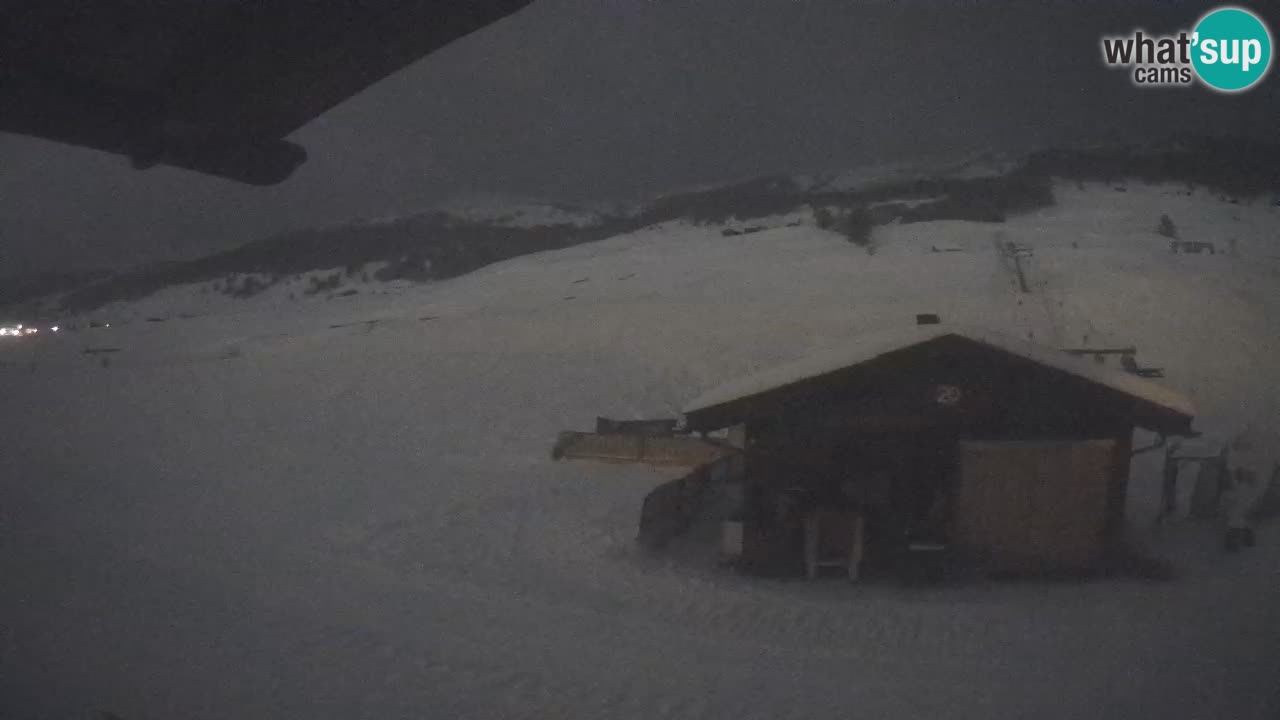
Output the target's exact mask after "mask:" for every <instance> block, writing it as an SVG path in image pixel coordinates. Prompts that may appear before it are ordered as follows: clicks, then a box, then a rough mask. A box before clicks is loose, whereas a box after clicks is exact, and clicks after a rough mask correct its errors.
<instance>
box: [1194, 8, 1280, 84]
mask: <svg viewBox="0 0 1280 720" xmlns="http://www.w3.org/2000/svg"><path fill="white" fill-rule="evenodd" d="M1194 33H1195V34H1194V35H1193V36H1192V41H1191V42H1192V51H1191V64H1192V66H1194V67H1195V69H1196V74H1197V75H1199V76H1200V79H1201V80H1203V81H1204V82H1205V84H1206V85H1208V86H1209V87H1212V88H1214V89H1216V90H1221V91H1223V92H1239V91H1240V90H1247V89H1248V88H1251V87H1253V86H1254V85H1256V84H1257V83H1258V81H1259V80H1262V77H1263V76H1264V75H1266V74H1267V69H1268V68H1270V67H1271V32H1270V31H1268V30H1267V26H1266V24H1265V23H1263V22H1262V19H1261V18H1259V17H1258V16H1257V15H1254V14H1253V13H1251V12H1249V11H1248V10H1242V9H1240V8H1234V7H1226V8H1219V9H1217V10H1214V11H1213V12H1211V13H1209V14H1208V15H1205V16H1204V17H1203V18H1201V19H1200V23H1199V24H1198V25H1196V28H1195V30H1194Z"/></svg>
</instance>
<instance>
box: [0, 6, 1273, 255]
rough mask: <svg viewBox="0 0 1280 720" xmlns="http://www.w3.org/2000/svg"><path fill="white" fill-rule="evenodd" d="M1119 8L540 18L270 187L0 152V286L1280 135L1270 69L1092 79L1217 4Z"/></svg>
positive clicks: (585, 12) (576, 11) (331, 133)
mask: <svg viewBox="0 0 1280 720" xmlns="http://www.w3.org/2000/svg"><path fill="white" fill-rule="evenodd" d="M1117 4H1120V3H1116V2H1060V3H1054V4H1047V3H1040V2H978V1H969V2H951V3H943V2H924V1H922V0H918V1H915V2H909V1H904V2H891V1H889V0H884V1H881V2H872V1H865V2H859V1H856V0H538V1H537V2H536V3H535V4H534V5H532V6H531V7H529V8H527V9H526V10H524V11H522V12H520V13H519V14H517V15H515V16H513V17H511V18H508V19H507V20H504V21H502V22H500V23H499V24H497V25H494V26H492V27H489V28H487V29H485V30H483V31H481V32H479V33H477V34H475V35H472V36H470V37H468V38H465V39H463V40H461V41H459V42H457V43H455V44H454V45H451V46H449V47H447V48H445V49H444V50H442V51H440V52H438V53H436V54H434V55H431V56H429V57H428V58H426V59H425V60H423V61H421V62H419V63H417V64H416V65H413V66H411V67H410V68H408V69H406V70H405V71H403V72H401V73H399V74H397V75H394V76H392V77H390V78H388V79H386V80H385V81H383V82H381V83H379V84H378V85H375V86H374V87H372V88H370V89H369V90H367V91H366V92H364V93H362V94H361V95H359V96H357V97H355V98H353V99H351V100H349V101H348V102H346V103H345V104H343V105H341V106H339V107H338V108H336V109H334V110H333V111H331V112H329V113H328V114H326V115H324V116H322V117H320V118H319V119H317V120H315V121H314V122H313V123H311V124H310V125H308V126H307V127H305V128H304V129H302V130H301V131H299V132H298V133H296V135H295V136H294V139H296V140H298V141H299V142H301V143H302V144H304V145H306V146H307V148H308V150H309V153H310V156H311V159H310V161H309V162H308V163H307V164H306V165H305V166H304V167H303V168H302V169H301V170H300V171H299V172H298V173H297V174H296V175H295V176H294V177H293V178H292V179H290V180H288V181H286V182H285V183H284V184H282V185H280V186H277V187H274V188H266V189H264V188H253V187H247V186H241V185H236V184H234V183H230V182H227V181H223V180H218V179H214V178H207V177H202V176H199V175H194V174H191V173H187V172H183V171H178V170H170V169H163V168H160V169H153V170H149V171H145V172H138V171H134V170H132V169H130V168H129V166H128V163H127V162H126V161H125V160H123V159H121V158H118V157H115V156H110V155H106V154H101V153H97V152H93V151H89V150H80V149H76V148H70V147H64V146H59V145H54V144H50V143H45V142H42V141H36V140H29V139H26V138H19V137H16V136H12V135H0V197H2V198H3V206H0V207H2V208H3V213H0V276H2V275H11V274H17V273H24V272H34V271H42V270H49V269H54V268H63V269H66V268H80V267H94V266H104V265H105V266H118V265H126V264H131V263H136V262H141V261H149V260H157V259H171V258H182V257H190V256H194V255H199V254H204V253H207V252H210V251H214V250H218V249H222V248H226V247H231V246H235V245H239V244H242V243H244V242H247V241H249V240H253V239H256V238H259V237H262V236H264V235H267V234H270V233H273V232H277V231H280V230H284V229H289V228H294V227H306V226H312V225H318V224H328V223H334V222H341V221H344V220H347V219H350V218H353V217H358V216H364V217H368V216H379V215H385V214H392V213H402V212H410V211H414V210H420V209H424V208H426V207H429V206H431V205H432V204H434V203H438V202H441V201H444V200H446V199H448V198H450V197H454V196H458V195H467V194H472V193H484V192H496V193H502V194H511V195H517V196H530V197H540V198H547V199H557V200H563V201H568V202H574V201H579V202H597V201H607V200H613V199H633V198H637V197H644V196H650V195H653V194H656V193H661V192H665V191H668V190H672V189H677V188H680V187H682V186H689V185H694V184H699V183H705V182H710V181H716V180H722V179H735V178H742V177H745V176H751V175H755V174H760V173H766V172H774V171H783V170H796V171H820V170H829V169H839V168H842V167H847V166H851V165H856V164H859V163H865V162H878V161H885V160H895V159H902V158H909V157H912V156H918V155H927V154H951V153H963V152H967V151H970V150H975V149H983V148H988V147H990V148H996V149H1010V150H1019V149H1026V148H1031V147H1036V146H1042V145H1045V144H1049V143H1059V142H1072V143H1078V142H1110V141H1129V140H1136V139H1141V138H1143V137H1160V136H1166V135H1168V134H1170V133H1173V132H1181V131H1195V132H1210V133H1233V134H1247V135H1253V136H1258V137H1269V136H1270V135H1274V134H1275V133H1276V127H1277V119H1278V118H1280V78H1278V77H1277V75H1280V73H1278V72H1277V71H1275V70H1274V68H1273V72H1272V73H1271V75H1270V76H1269V78H1268V79H1267V80H1266V81H1264V82H1263V83H1262V85H1260V86H1258V87H1256V88H1255V89H1253V90H1252V91H1249V92H1247V93H1244V94H1240V95H1234V96H1227V95H1218V94H1215V93H1212V92H1209V91H1207V90H1204V89H1201V88H1181V89H1167V90H1150V89H1138V88H1134V87H1133V86H1132V85H1131V84H1130V83H1129V80H1128V76H1127V75H1126V74H1125V72H1124V71H1122V70H1108V69H1106V68H1104V67H1103V65H1102V63H1101V59H1100V51H1099V38H1100V36H1101V35H1103V34H1127V33H1129V32H1131V31H1132V30H1133V29H1135V28H1137V27H1141V28H1144V29H1146V30H1148V31H1151V32H1171V31H1174V30H1178V29H1184V28H1190V26H1191V25H1192V24H1193V23H1194V21H1195V20H1196V18H1198V17H1199V16H1200V15H1201V14H1203V13H1204V12H1205V11H1206V10H1208V9H1210V8H1211V7H1213V5H1211V4H1190V3H1170V2H1167V1H1166V2H1158V1H1154V0H1153V1H1150V2H1130V3H1123V7H1122V8H1116V7H1114V6H1115V5H1117ZM1247 6H1248V7H1251V8H1253V9H1255V10H1256V11H1258V12H1259V13H1261V14H1262V16H1263V17H1264V18H1268V19H1271V20H1273V21H1274V20H1276V19H1277V18H1280V8H1277V7H1276V6H1275V5H1273V4H1260V3H1252V4H1248V5H1247Z"/></svg>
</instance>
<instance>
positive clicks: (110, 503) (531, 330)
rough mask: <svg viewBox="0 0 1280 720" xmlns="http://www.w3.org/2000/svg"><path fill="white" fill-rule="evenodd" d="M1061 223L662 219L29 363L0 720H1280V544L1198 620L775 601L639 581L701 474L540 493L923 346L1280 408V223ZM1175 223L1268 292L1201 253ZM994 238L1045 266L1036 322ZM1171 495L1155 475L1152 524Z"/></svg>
mask: <svg viewBox="0 0 1280 720" xmlns="http://www.w3.org/2000/svg"><path fill="white" fill-rule="evenodd" d="M1057 193H1058V197H1059V205H1058V206H1057V207H1054V208H1051V209H1048V210H1045V211H1042V212H1039V213H1035V214H1031V215H1027V216H1024V217H1020V218H1016V219H1014V220H1012V221H1010V222H1009V223H1007V224H1003V225H989V224H975V223H962V222H942V223H921V224H914V225H894V226H888V227H882V228H877V229H876V235H875V241H876V252H875V254H873V255H872V254H868V253H867V252H866V251H864V250H863V249H861V248H858V247H855V246H853V245H850V244H849V243H847V242H846V241H844V239H843V238H841V237H840V236H839V235H836V234H834V233H828V232H825V231H821V230H818V229H816V228H814V227H812V226H811V225H803V226H797V227H788V226H787V225H786V224H785V223H784V224H782V225H781V226H779V227H773V228H771V229H766V230H763V231H760V232H754V233H751V234H747V235H740V236H732V237H725V236H723V235H721V233H720V228H718V227H695V226H692V225H687V224H682V223H670V224H667V225H664V226H657V227H653V228H649V229H646V230H642V231H639V232H636V233H632V234H630V235H626V236H620V237H615V238H612V239H609V240H606V241H603V242H599V243H593V244H589V245H580V246H576V247H573V248H569V249H567V250H561V251H556V252H547V253H541V254H538V255H531V256H526V257H522V258H517V259H515V260H511V261H507V262H504V263H499V264H496V265H492V266H489V267H486V268H484V269H482V270H480V271H478V272H475V273H472V274H469V275H466V276H463V277H460V278H457V279H454V280H450V281H444V282H438V283H430V284H425V285H416V286H405V287H403V288H401V289H400V290H399V291H398V292H396V293H394V294H386V295H371V294H368V293H361V294H359V295H355V296H349V297H345V298H341V299H334V300H318V299H314V298H313V299H312V300H310V301H306V302H303V301H297V302H288V301H287V300H285V301H279V298H274V297H269V296H267V297H263V296H259V297H254V298H250V299H248V300H244V301H237V302H239V303H240V304H238V305H216V306H214V305H210V306H201V307H200V308H198V309H200V310H202V311H203V312H201V313H200V314H199V316H198V317H191V318H180V317H178V318H174V319H170V320H167V321H166V322H163V323H147V322H145V321H140V322H139V321H135V322H130V323H129V324H127V325H114V326H113V327H112V328H105V329H97V330H85V331H83V332H80V333H76V334H72V335H67V336H65V337H59V338H56V339H53V340H45V341H43V342H40V343H24V344H22V345H17V344H14V345H10V346H8V347H5V348H3V349H0V363H3V365H0V397H2V398H3V399H4V409H3V411H0V437H3V438H5V445H6V452H4V453H0V498H3V502H2V503H0V573H2V574H3V577H5V578H11V579H12V578H18V579H20V582H8V581H7V582H6V583H5V584H4V586H3V590H0V617H3V618H5V621H6V626H7V628H8V629H7V630H6V631H5V633H4V634H3V635H0V663H2V664H3V668H4V672H2V673H0V698H3V699H4V700H3V701H4V702H7V703H8V705H7V706H6V707H0V715H3V716H6V717H7V716H13V717H58V718H61V717H68V718H70V717H85V716H86V713H87V712H88V711H89V710H91V709H94V708H107V709H111V710H113V711H114V712H117V713H119V714H121V715H122V716H124V717H127V718H132V717H153V718H188V717H210V718H213V717H227V718H231V717H234V718H238V719H239V718H246V719H254V718H285V717H307V718H349V717H368V718H400V717H484V718H520V717H537V718H553V717H556V718H558V717H600V718H614V717H617V718H633V717H634V718H664V717H665V718H721V717H739V718H756V717H758V718H776V717H794V718H808V717H813V718H826V717H843V716H848V715H849V714H850V713H851V712H854V713H856V714H858V715H864V714H865V715H868V716H882V717H949V718H991V717H1032V716H1034V717H1038V718H1078V717H1082V716H1088V717H1097V718H1133V717H1160V718H1203V717H1233V718H1264V717H1274V714H1275V712H1276V711H1277V710H1280V708H1278V707H1277V706H1276V703H1277V701H1278V700H1280V697H1277V694H1276V691H1275V686H1274V678H1275V677H1277V676H1278V675H1280V657H1277V655H1276V653H1275V648H1276V647H1277V646H1280V623H1278V622H1276V619H1277V615H1276V613H1277V610H1276V608H1280V583H1277V582H1276V581H1275V580H1276V575H1275V568H1276V567H1278V566H1280V565H1278V563H1280V543H1277V542H1276V540H1275V539H1273V536H1274V535H1277V533H1276V530H1275V529H1273V528H1270V527H1268V528H1263V530H1262V532H1261V536H1262V546H1261V547H1259V548H1258V549H1257V551H1256V552H1254V553H1251V554H1245V555H1241V556H1239V557H1231V558H1229V559H1227V561H1224V559H1223V558H1222V557H1220V555H1219V554H1218V552H1217V550H1216V540H1217V538H1216V533H1215V531H1214V530H1213V529H1212V528H1207V527H1204V528H1202V527H1195V526H1186V527H1183V528H1181V529H1179V530H1178V531H1177V532H1174V533H1172V534H1170V535H1168V536H1166V537H1163V538H1160V539H1158V540H1153V542H1156V543H1157V546H1158V547H1159V548H1161V549H1162V550H1163V551H1164V552H1167V553H1171V554H1172V555H1173V556H1174V557H1176V559H1177V561H1178V564H1179V566H1180V568H1181V569H1182V571H1183V577H1182V578H1181V579H1180V580H1179V581H1178V582H1174V583H1167V584H1154V585H1146V584H1140V583H1136V582H1123V581H1108V582H1094V583H1087V584H1039V583H1026V584H1012V585H999V584H993V585H977V586H970V587H962V588H952V589H943V590H937V591H930V592H905V591H902V590H900V589H898V588H895V587H891V586H887V585H875V584H871V585H865V586H858V587H850V586H846V585H845V584H843V583H814V584H806V583H776V582H761V581H758V580H753V579H750V578H743V577H738V576H735V575H732V574H730V573H728V572H727V571H722V570H718V569H716V568H715V567H714V566H710V565H707V564H705V563H702V562H699V561H698V560H697V559H696V557H695V554H689V555H688V556H686V555H685V554H677V555H676V556H675V557H673V558H667V559H662V558H651V557H647V556H645V555H643V554H642V553H640V552H639V551H637V550H636V548H635V547H634V543H633V538H634V531H635V523H636V519H637V513H638V509H639V503H640V500H641V498H642V497H643V496H644V494H645V493H646V492H648V491H649V490H650V489H652V487H653V486H654V485H656V484H657V483H658V482H660V481H661V480H662V479H664V478H665V477H669V474H667V473H664V472H663V471H658V470H651V469H645V468H638V467H616V466H597V465H591V464H568V463H554V462H551V461H550V460H549V458H548V455H549V449H550V443H551V442H552V440H553V439H554V437H555V434H556V433H557V432H558V431H560V430H563V429H570V428H586V427H589V426H590V424H591V422H592V421H593V419H594V418H595V416H596V415H608V416H613V417H652V416H668V415H670V414H671V413H674V412H677V411H678V410H679V408H680V407H681V406H683V405H684V404H685V403H686V402H688V401H689V400H690V399H692V398H694V397H696V396H697V395H698V394H699V393H701V392H703V391H705V390H707V389H709V388H711V387H714V386H715V385H718V384H719V383H721V382H722V381H724V380H727V379H730V378H733V377H736V376H739V375H742V374H745V373H748V372H751V371H754V370H759V369H761V368H765V367H769V366H773V365H777V364H779V363H782V362H785V361H789V360H795V359H797V358H800V357H803V356H804V355H806V354H808V353H809V352H812V351H814V350H820V349H821V348H823V347H824V346H830V345H836V344H839V343H840V342H842V341H844V340H847V339H849V338H851V337H854V336H856V335H858V334H860V333H863V332H866V331H871V330H880V329H887V328H894V327H898V326H901V325H903V324H909V323H910V322H912V320H913V317H914V314H915V313H917V312H938V313H941V314H942V315H943V316H944V318H945V319H946V320H947V321H949V322H955V323H961V324H967V325H977V326H983V327H988V328H992V329H994V330H997V331H1000V332H1003V333H1006V334H1010V335H1014V336H1018V337H1032V338H1034V339H1037V340H1041V341H1044V342H1050V343H1055V342H1056V343H1058V344H1063V345H1079V344H1104V343H1105V344H1114V343H1123V344H1135V345H1137V347H1138V348H1139V360H1140V361H1141V362H1143V363H1149V364H1157V365H1161V366H1163V367H1165V368H1166V370H1167V378H1166V380H1165V381H1164V382H1165V383H1167V385H1168V386H1169V387H1171V388H1173V389H1175V390H1178V391H1180V392H1183V393H1185V394H1186V395H1188V396H1189V397H1190V398H1191V399H1192V401H1193V402H1194V403H1195V404H1196V406H1197V408H1198V409H1199V411H1200V413H1201V414H1200V418H1199V421H1200V423H1201V426H1202V427H1205V428H1207V429H1212V428H1231V427H1233V426H1234V425H1235V424H1237V423H1238V422H1239V421H1240V418H1241V417H1242V416H1243V414H1244V413H1246V412H1247V411H1248V409H1249V408H1253V407H1256V406H1257V405H1258V404H1259V402H1260V400H1261V398H1262V396H1263V394H1264V393H1266V392H1269V391H1271V390H1270V389H1272V388H1274V387H1275V386H1276V381H1277V380H1280V377H1277V376H1278V375H1280V367H1277V366H1276V364H1275V362H1274V358H1275V357H1277V353H1278V352H1280V326H1278V323H1280V297H1277V292H1276V287H1277V285H1276V283H1277V280H1278V279H1280V275H1278V273H1280V265H1277V264H1275V262H1274V261H1272V260H1269V259H1268V258H1269V257H1270V256H1272V255H1280V247H1278V246H1277V244H1276V238H1277V236H1278V235H1280V208H1275V207H1273V206H1270V205H1267V204H1263V203H1257V204H1252V205H1249V204H1242V205H1230V204H1228V203H1223V202H1221V201H1219V200H1218V199H1217V198H1216V197H1213V196H1210V195H1206V194H1203V193H1193V194H1192V195H1189V196H1188V195H1186V194H1184V193H1185V188H1173V187H1162V186H1150V187H1148V186H1130V187H1128V188H1127V192H1116V191H1115V190H1113V189H1112V188H1110V187H1105V186H1097V185H1088V186H1084V188H1083V189H1076V187H1075V186H1074V185H1064V186H1060V187H1058V188H1057ZM1161 213H1168V214H1170V215H1171V216H1172V217H1173V219H1174V220H1175V222H1176V223H1177V225H1178V227H1179V229H1180V231H1181V233H1182V235H1183V236H1184V237H1186V238H1187V239H1206V240H1213V241H1215V242H1224V241H1225V239H1226V238H1227V237H1236V238H1237V239H1238V243H1237V247H1238V252H1239V256H1238V257H1230V256H1228V255H1226V254H1220V255H1214V256H1174V255H1171V254H1170V253H1169V252H1168V246H1167V241H1166V240H1165V239H1163V238H1160V237H1159V236H1156V235H1155V234H1154V233H1153V228H1154V227H1155V223H1156V220H1157V219H1158V217H1159V215H1160V214H1161ZM997 240H1002V241H1015V242H1018V243H1023V244H1025V245H1028V246H1030V247H1032V249H1033V251H1034V255H1033V257H1032V258H1030V259H1029V260H1028V261H1027V263H1028V264H1027V268H1026V271H1027V274H1028V277H1029V279H1030V282H1031V284H1032V286H1033V290H1034V292H1032V293H1029V294H1022V293H1019V292H1018V291H1017V284H1016V279H1015V278H1014V277H1013V275H1012V273H1011V271H1010V270H1009V268H1008V267H1007V266H1006V265H1005V264H1004V263H1003V262H1002V261H1001V260H1000V259H999V258H998V257H997V255H996V253H995V252H994V250H993V246H994V243H995V242H996V241H997ZM940 244H945V245H947V246H954V247H956V248H959V249H961V250H962V251H961V252H947V253H935V252H931V251H930V247H931V246H935V245H940ZM196 293H197V295H196V297H199V294H198V291H196ZM147 302H150V301H147ZM162 309H163V308H162V307H152V306H147V307H146V308H145V313H143V314H146V313H151V312H156V311H159V310H162ZM115 311H116V312H121V313H123V312H127V309H126V308H116V309H115ZM1086 335H1087V336H1088V340H1087V341H1086V340H1085V336H1086ZM103 347H112V348H117V349H118V352H114V353H110V354H109V355H106V356H104V355H103V354H91V355H85V354H84V352H83V351H84V350H85V349H86V348H90V349H92V348H103ZM104 357H108V359H109V362H108V366H107V367H102V364H101V360H102V359H103V358H104ZM1273 407H1274V406H1273ZM1158 485H1159V479H1158V473H1156V468H1155V466H1154V464H1153V460H1152V459H1151V458H1150V456H1144V457H1143V458H1141V459H1140V460H1139V461H1138V462H1137V463H1135V479H1134V496H1133V498H1132V499H1131V503H1130V507H1131V515H1132V521H1133V523H1134V524H1135V527H1137V528H1140V529H1145V528H1146V527H1148V523H1149V520H1150V516H1151V515H1150V514H1151V511H1152V507H1153V499H1154V497H1155V496H1156V494H1158Z"/></svg>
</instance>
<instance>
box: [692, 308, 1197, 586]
mask: <svg viewBox="0 0 1280 720" xmlns="http://www.w3.org/2000/svg"><path fill="white" fill-rule="evenodd" d="M1193 414H1194V410H1193V408H1192V406H1191V403H1190V402H1188V401H1187V400H1186V399H1184V398H1182V397H1181V396H1179V395H1178V394H1176V393H1173V392H1171V391H1169V390H1166V389H1164V388H1162V387H1160V386H1158V385H1155V384H1153V383H1152V382H1150V381H1148V380H1144V379H1142V378H1138V377H1135V376H1133V375H1131V374H1128V373H1124V372H1119V371H1116V370H1112V369H1109V368H1106V367H1103V366H1099V365H1098V364H1096V363H1090V362H1087V361H1085V360H1082V359H1080V358H1076V357H1072V356H1071V355H1068V354H1066V353H1064V352H1062V351H1060V350H1057V349H1055V348H1049V347H1044V346H1040V345H1036V344H1033V343H1029V342H1026V341H1023V340H1020V339H1016V338H1012V337H1008V336H1005V335H1001V334H998V333H993V332H990V331H986V330H979V329H973V328H963V327H956V326H948V325H941V324H939V325H926V326H920V327H912V328H909V329H906V330H903V331H893V332H887V333H877V334H872V335H867V336H864V337H862V338H859V339H857V340H856V341H854V342H852V343H849V344H845V345H841V346H838V347H833V348H830V349H828V350H827V351H826V352H823V353H820V354H816V355H813V356H810V357H806V358H803V359H800V360H797V361H795V362H793V363H790V364H788V365H785V366H782V367H778V368H773V369H770V370H766V371H763V372H760V373H757V374H754V375H750V376H748V377H744V378H741V379H739V380H735V381H732V382H729V383H727V384H725V385H723V386H721V387H719V388H716V389H714V390H711V391H710V392H708V393H706V394H704V395H703V396H702V397H700V398H698V399H696V400H694V401H693V402H692V403H690V404H689V405H688V406H687V407H686V408H685V410H684V422H685V425H686V426H687V429H688V430H689V431H691V432H709V431H714V430H718V429H722V428H728V427H735V426H741V428H743V429H745V435H746V468H745V474H744V480H743V482H744V492H743V497H744V507H743V523H744V527H743V558H742V560H743V563H744V567H745V568H746V569H748V570H749V571H754V572H757V573H761V574H789V573H794V572H799V571H800V569H801V568H802V567H803V563H804V559H803V556H804V551H803V550H802V549H801V548H802V547H803V546H804V540H803V530H800V529H799V528H803V527H804V526H805V523H804V517H805V516H806V515H807V514H808V515H811V514H812V513H814V512H817V511H819V510H820V509H822V508H827V507H841V508H845V509H848V510H850V511H851V512H854V513H856V514H857V515H858V516H860V517H861V518H863V519H865V520H866V523H865V526H866V528H867V533H868V537H867V538H866V540H867V543H866V548H867V552H868V562H871V563H873V564H874V563H875V562H877V560H879V561H883V562H890V561H892V559H893V558H895V557H900V554H899V553H900V552H901V551H902V549H903V547H905V546H909V545H910V543H912V542H924V541H926V540H927V541H928V542H931V543H935V544H942V545H945V546H946V547H947V548H951V549H954V550H957V551H959V553H960V554H961V555H962V556H964V557H968V558H971V559H973V560H975V561H976V562H980V563H982V564H983V565H984V566H985V567H987V568H989V569H991V570H1000V571H1012V572H1024V571H1030V572H1037V571H1060V570H1066V571H1074V570H1088V569H1091V568H1095V567H1097V566H1098V564H1099V563H1100V562H1102V561H1103V560H1104V559H1105V558H1106V557H1107V556H1108V552H1109V551H1111V550H1116V549H1118V547H1119V542H1120V539H1121V537H1120V536H1121V530H1122V526H1123V520H1124V503H1125V495H1126V489H1127V483H1128V473H1129V464H1130V456H1131V446H1132V442H1131V438H1132V435H1133V431H1134V428H1135V427H1142V428H1146V429H1149V430H1153V431H1155V432H1158V433H1161V434H1165V435H1186V434H1190V433H1191V420H1192V416H1193ZM859 525H860V526H861V525H862V523H859ZM862 546H863V545H862V543H861V542H859V543H858V547H860V548H861V547H862Z"/></svg>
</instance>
